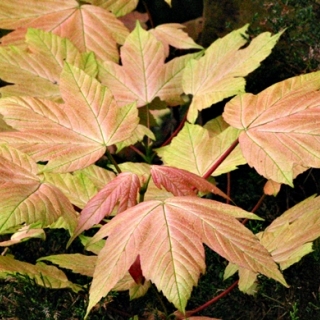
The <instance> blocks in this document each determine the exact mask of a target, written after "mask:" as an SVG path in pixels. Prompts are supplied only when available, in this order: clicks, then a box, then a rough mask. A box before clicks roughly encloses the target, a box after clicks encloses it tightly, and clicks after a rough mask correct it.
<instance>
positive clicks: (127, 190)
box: [68, 172, 140, 245]
mask: <svg viewBox="0 0 320 320" xmlns="http://www.w3.org/2000/svg"><path fill="white" fill-rule="evenodd" d="M139 188H140V182H139V179H138V177H137V175H135V174H134V173H129V172H124V173H120V174H119V175H118V176H117V177H116V178H114V179H113V180H112V181H111V182H109V183H108V184H107V185H106V186H105V187H104V188H102V189H101V190H100V191H99V192H98V193H97V194H96V195H95V196H94V197H93V198H92V199H91V200H90V201H88V203H87V205H86V206H85V208H84V209H83V210H82V212H81V214H80V217H79V220H78V225H77V228H76V230H75V231H74V234H73V236H72V237H71V239H70V240H69V242H68V245H69V244H70V243H71V242H72V241H73V240H74V239H75V238H76V237H77V236H78V235H79V234H80V233H81V232H83V231H84V230H87V229H89V228H91V227H92V226H93V225H95V224H97V223H99V222H100V221H101V220H102V219H103V218H104V217H106V216H109V215H110V214H111V213H112V210H113V209H114V208H115V206H116V204H117V203H119V207H118V210H117V212H118V213H119V212H122V211H125V210H126V209H127V208H130V207H132V206H134V205H136V203H137V194H138V191H139Z"/></svg>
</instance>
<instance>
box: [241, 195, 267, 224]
mask: <svg viewBox="0 0 320 320" xmlns="http://www.w3.org/2000/svg"><path fill="white" fill-rule="evenodd" d="M265 197H266V195H265V194H263V195H262V196H261V197H260V199H259V200H258V202H257V203H256V205H255V206H254V207H253V209H252V210H251V212H252V213H255V212H256V211H257V210H258V209H259V208H260V206H261V204H262V202H263V201H264V199H265ZM248 221H249V219H244V220H243V221H242V222H241V223H242V224H243V225H245V224H246V223H247V222H248Z"/></svg>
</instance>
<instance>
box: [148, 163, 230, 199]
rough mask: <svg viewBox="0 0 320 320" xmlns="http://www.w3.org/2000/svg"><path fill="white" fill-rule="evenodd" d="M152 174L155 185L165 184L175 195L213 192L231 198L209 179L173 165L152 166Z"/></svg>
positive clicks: (159, 186)
mask: <svg viewBox="0 0 320 320" xmlns="http://www.w3.org/2000/svg"><path fill="white" fill-rule="evenodd" d="M151 176H152V179H153V181H154V183H155V185H156V186H157V187H158V188H159V189H161V186H164V187H165V188H166V190H168V191H170V192H171V193H172V194H173V195H175V196H196V193H197V192H198V191H200V192H212V193H214V194H217V195H219V196H221V197H223V198H225V199H228V200H230V198H229V197H228V196H227V195H226V194H225V193H224V192H223V191H221V190H220V189H219V188H218V187H216V186H215V185H213V184H212V183H210V182H209V181H207V180H205V179H203V178H201V177H199V176H197V175H195V174H193V173H191V172H189V171H186V170H181V169H177V168H173V167H166V166H152V169H151Z"/></svg>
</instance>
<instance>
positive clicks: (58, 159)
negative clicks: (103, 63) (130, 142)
mask: <svg viewBox="0 0 320 320" xmlns="http://www.w3.org/2000/svg"><path fill="white" fill-rule="evenodd" d="M60 91H61V96H62V98H63V100H64V104H58V103H54V102H52V101H49V100H43V99H36V98H29V97H21V98H20V97H12V98H6V99H2V100H1V101H0V113H1V114H2V115H3V116H4V120H5V121H6V122H7V123H8V124H9V125H10V126H12V127H13V128H14V129H16V130H18V132H3V133H1V134H0V141H3V142H7V143H9V144H10V145H13V146H15V147H16V148H18V149H20V150H21V151H23V152H26V153H28V154H30V155H32V157H33V158H34V159H36V160H37V161H49V162H48V164H47V165H46V166H45V169H44V170H47V171H48V170H53V169H54V170H55V171H59V172H67V171H74V170H77V169H81V168H84V167H86V166H89V165H91V164H93V163H94V162H95V161H97V160H98V159H99V158H100V157H101V156H102V155H103V154H104V153H105V151H106V146H110V145H112V144H115V143H117V142H120V141H124V140H126V139H127V138H129V137H130V136H131V134H132V132H133V131H134V130H135V128H136V127H137V125H138V121H139V119H138V112H137V109H136V107H135V104H134V103H133V104H130V105H127V106H123V107H121V108H120V107H118V106H117V104H116V102H115V101H114V99H113V97H112V95H111V94H110V92H108V90H107V89H106V88H105V87H103V86H102V85H101V84H100V83H99V82H98V81H97V80H95V79H94V78H92V77H90V76H89V75H87V74H86V73H84V72H83V71H81V70H80V69H78V68H75V67H72V66H71V65H68V64H66V66H65V68H64V72H63V73H62V76H61V80H60Z"/></svg>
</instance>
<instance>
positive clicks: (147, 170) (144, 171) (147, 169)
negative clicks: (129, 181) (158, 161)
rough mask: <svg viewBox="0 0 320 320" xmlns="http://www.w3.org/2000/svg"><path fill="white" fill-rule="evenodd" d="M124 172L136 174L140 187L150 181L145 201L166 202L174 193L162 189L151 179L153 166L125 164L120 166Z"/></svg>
mask: <svg viewBox="0 0 320 320" xmlns="http://www.w3.org/2000/svg"><path fill="white" fill-rule="evenodd" d="M119 167H120V169H121V171H122V172H131V173H135V174H136V175H137V176H138V177H139V180H140V185H142V186H143V185H144V184H145V183H146V182H147V181H148V188H147V190H146V193H145V194H144V200H164V199H167V198H170V197H172V195H173V194H172V193H171V192H169V191H168V190H165V189H160V190H159V188H158V187H157V186H156V185H155V183H154V181H153V180H152V179H149V177H150V174H151V168H152V166H151V165H149V164H147V163H137V162H135V163H133V162H124V163H121V164H119Z"/></svg>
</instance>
